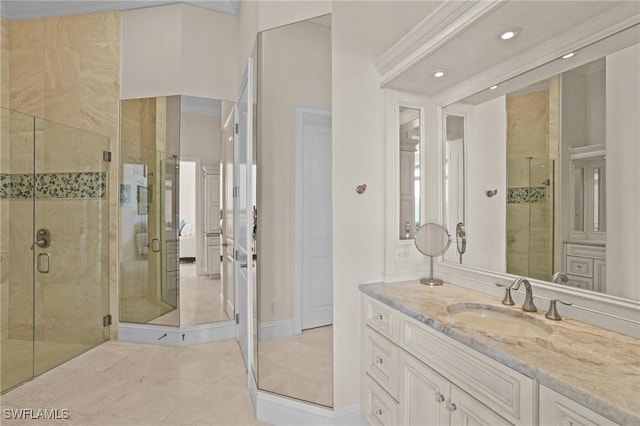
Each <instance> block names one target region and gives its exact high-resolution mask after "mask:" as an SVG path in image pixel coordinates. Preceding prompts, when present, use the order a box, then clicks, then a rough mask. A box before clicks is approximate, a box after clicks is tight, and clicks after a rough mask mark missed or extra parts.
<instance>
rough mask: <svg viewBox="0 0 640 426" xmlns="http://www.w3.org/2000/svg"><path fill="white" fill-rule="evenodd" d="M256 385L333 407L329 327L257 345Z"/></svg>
mask: <svg viewBox="0 0 640 426" xmlns="http://www.w3.org/2000/svg"><path fill="white" fill-rule="evenodd" d="M258 371H259V375H258V387H259V388H260V389H263V390H266V391H269V392H273V393H277V394H280V395H285V396H290V397H294V398H297V399H301V400H303V401H308V402H312V403H314V404H318V405H323V406H326V407H331V406H333V327H331V326H328V327H319V328H314V329H310V330H305V331H303V332H302V334H299V335H297V336H293V337H288V338H285V339H274V340H268V341H266V342H260V343H259V344H258Z"/></svg>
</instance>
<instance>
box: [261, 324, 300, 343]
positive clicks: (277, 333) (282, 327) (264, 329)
mask: <svg viewBox="0 0 640 426" xmlns="http://www.w3.org/2000/svg"><path fill="white" fill-rule="evenodd" d="M295 334H296V331H295V322H294V321H293V319H286V320H280V321H271V322H263V323H260V324H259V325H258V340H259V341H260V342H266V341H267V340H273V339H283V338H285V337H291V336H295Z"/></svg>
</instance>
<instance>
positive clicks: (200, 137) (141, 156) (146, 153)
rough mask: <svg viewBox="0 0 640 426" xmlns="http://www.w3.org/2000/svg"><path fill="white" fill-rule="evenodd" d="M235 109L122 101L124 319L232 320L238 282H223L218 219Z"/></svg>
mask: <svg viewBox="0 0 640 426" xmlns="http://www.w3.org/2000/svg"><path fill="white" fill-rule="evenodd" d="M233 105H234V104H233V103H232V102H226V101H220V100H214V99H205V98H197V97H191V96H167V97H157V98H145V99H130V100H123V101H121V103H120V111H121V112H120V117H121V118H120V140H121V148H120V161H121V176H120V321H121V322H129V323H149V324H162V325H170V326H179V325H190V324H201V323H210V322H216V321H228V320H230V319H232V318H234V315H235V313H234V297H235V296H234V289H233V284H231V285H229V284H228V283H227V285H224V283H223V280H222V279H221V272H222V264H221V262H222V257H221V254H222V253H221V248H223V247H224V241H221V231H223V229H224V226H223V225H224V223H223V222H221V220H220V219H221V210H220V209H221V207H222V206H221V193H220V189H221V187H220V176H221V174H220V173H221V170H220V169H221V167H220V164H221V150H222V147H223V145H224V144H222V142H221V140H222V139H225V137H226V138H228V137H229V136H230V135H229V134H228V133H229V132H230V130H229V126H228V123H227V122H228V115H229V112H230V111H232V110H233ZM225 123H227V126H226V127H225ZM225 129H226V130H225ZM225 131H226V133H227V134H226V133H225ZM222 277H224V273H222ZM231 279H232V277H231Z"/></svg>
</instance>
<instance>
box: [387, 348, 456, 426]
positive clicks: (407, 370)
mask: <svg viewBox="0 0 640 426" xmlns="http://www.w3.org/2000/svg"><path fill="white" fill-rule="evenodd" d="M449 388H450V384H449V381H448V380H447V379H445V378H444V377H442V376H441V375H439V374H438V373H436V372H435V371H433V370H432V369H430V368H429V367H427V366H426V365H424V364H422V363H421V362H419V361H418V360H416V359H415V358H413V357H412V356H411V355H409V354H407V353H405V352H402V351H401V354H400V394H399V400H400V424H402V425H406V426H412V425H415V426H431V425H433V426H440V425H447V424H449V413H448V412H447V410H446V407H445V401H446V399H447V396H448V395H449Z"/></svg>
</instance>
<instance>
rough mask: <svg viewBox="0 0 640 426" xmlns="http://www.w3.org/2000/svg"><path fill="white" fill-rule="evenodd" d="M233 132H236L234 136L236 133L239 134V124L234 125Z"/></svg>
mask: <svg viewBox="0 0 640 426" xmlns="http://www.w3.org/2000/svg"><path fill="white" fill-rule="evenodd" d="M234 131H235V132H236V135H237V134H238V133H240V125H239V123H236V125H235V128H234Z"/></svg>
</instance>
